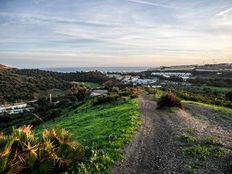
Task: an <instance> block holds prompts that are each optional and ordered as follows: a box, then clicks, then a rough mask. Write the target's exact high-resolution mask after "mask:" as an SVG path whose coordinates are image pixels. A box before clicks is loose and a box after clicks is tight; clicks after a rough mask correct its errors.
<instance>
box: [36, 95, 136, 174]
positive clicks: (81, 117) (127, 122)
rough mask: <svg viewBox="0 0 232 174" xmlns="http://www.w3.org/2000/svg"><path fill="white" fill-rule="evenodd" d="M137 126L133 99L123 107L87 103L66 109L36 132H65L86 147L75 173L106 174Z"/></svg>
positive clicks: (120, 104)
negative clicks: (48, 129)
mask: <svg viewBox="0 0 232 174" xmlns="http://www.w3.org/2000/svg"><path fill="white" fill-rule="evenodd" d="M139 122H140V119H139V112H138V101H137V99H129V100H128V101H126V102H123V103H111V104H102V105H97V106H92V104H91V102H88V103H86V104H84V105H82V106H80V107H78V108H75V109H72V110H70V109H66V110H64V111H63V113H62V116H61V117H59V118H57V119H56V120H55V121H54V122H53V121H49V122H46V123H45V124H44V125H40V126H39V127H37V128H36V132H37V134H38V133H40V132H41V131H42V129H43V128H44V127H55V128H65V129H67V130H69V131H70V132H71V133H72V134H73V135H74V137H75V139H76V140H77V141H79V142H81V143H82V144H83V145H85V146H86V153H87V154H86V156H87V157H86V159H85V161H83V163H81V164H80V166H74V167H73V168H72V171H74V172H75V173H77V172H80V173H108V172H109V166H111V165H112V164H113V163H114V162H115V161H117V160H118V159H119V158H120V157H121V155H122V154H121V147H122V146H123V145H124V144H125V143H126V142H128V141H129V140H130V138H131V135H132V134H133V132H134V131H135V129H136V128H137V127H138V125H139Z"/></svg>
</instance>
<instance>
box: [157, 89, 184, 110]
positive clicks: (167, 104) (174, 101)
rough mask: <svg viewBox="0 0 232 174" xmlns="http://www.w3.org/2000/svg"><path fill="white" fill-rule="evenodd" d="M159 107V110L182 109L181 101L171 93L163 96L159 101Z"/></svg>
mask: <svg viewBox="0 0 232 174" xmlns="http://www.w3.org/2000/svg"><path fill="white" fill-rule="evenodd" d="M157 105H158V109H162V108H172V107H178V108H182V105H181V102H180V100H179V99H178V98H177V97H176V95H175V94H173V93H171V92H167V93H166V94H164V95H162V96H161V97H160V99H159V100H158V102H157Z"/></svg>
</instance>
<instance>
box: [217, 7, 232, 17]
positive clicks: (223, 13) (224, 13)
mask: <svg viewBox="0 0 232 174" xmlns="http://www.w3.org/2000/svg"><path fill="white" fill-rule="evenodd" d="M215 16H217V17H225V16H232V8H229V9H226V10H223V11H220V12H219V13H217V14H216V15H215Z"/></svg>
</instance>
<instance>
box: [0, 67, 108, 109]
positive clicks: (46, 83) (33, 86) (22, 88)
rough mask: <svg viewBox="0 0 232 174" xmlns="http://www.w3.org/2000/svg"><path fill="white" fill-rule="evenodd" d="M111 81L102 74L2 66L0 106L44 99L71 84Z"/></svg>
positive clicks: (0, 72)
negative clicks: (73, 82) (43, 94)
mask: <svg viewBox="0 0 232 174" xmlns="http://www.w3.org/2000/svg"><path fill="white" fill-rule="evenodd" d="M107 80H109V77H107V76H106V75H105V74H103V73H101V72H97V71H94V72H75V73H59V72H52V71H44V70H39V69H16V68H10V67H8V66H5V65H0V105H1V104H3V103H5V102H10V103H13V102H18V101H25V100H31V99H34V98H39V97H42V96H41V94H42V93H46V91H50V90H60V91H61V92H64V91H67V90H69V89H70V82H72V81H77V82H94V83H99V84H102V83H104V82H106V81H107Z"/></svg>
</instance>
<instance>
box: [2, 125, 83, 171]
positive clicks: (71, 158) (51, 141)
mask: <svg viewBox="0 0 232 174" xmlns="http://www.w3.org/2000/svg"><path fill="white" fill-rule="evenodd" d="M0 150H1V152H0V173H48V172H51V171H53V172H54V173H60V172H63V171H65V170H66V169H67V168H68V167H69V165H70V164H71V163H74V162H79V161H80V160H82V158H83V157H84V150H83V147H82V146H81V145H80V144H79V143H77V142H75V141H73V140H72V137H71V135H70V133H69V132H67V131H66V130H64V129H60V130H55V129H50V130H47V129H46V130H44V131H43V133H42V135H41V136H40V137H39V138H35V136H34V133H33V131H32V126H30V125H28V126H23V127H20V128H18V129H13V131H12V134H11V135H9V136H4V135H2V134H1V136H0Z"/></svg>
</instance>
